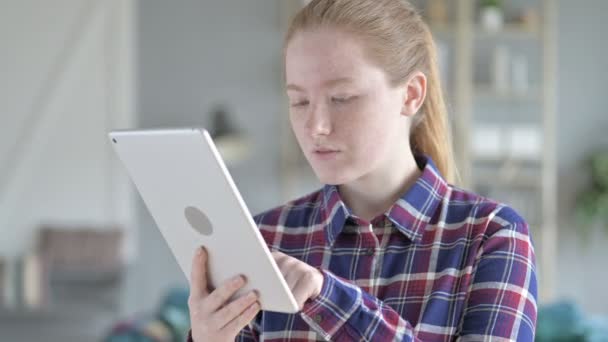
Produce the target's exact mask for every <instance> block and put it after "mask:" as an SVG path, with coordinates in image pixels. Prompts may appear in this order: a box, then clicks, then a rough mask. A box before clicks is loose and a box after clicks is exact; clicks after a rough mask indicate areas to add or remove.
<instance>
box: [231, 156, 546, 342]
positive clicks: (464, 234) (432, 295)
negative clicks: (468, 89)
mask: <svg viewBox="0 0 608 342" xmlns="http://www.w3.org/2000/svg"><path fill="white" fill-rule="evenodd" d="M417 162H418V165H419V167H420V168H421V169H422V176H421V177H420V178H419V179H418V180H417V181H416V183H415V184H414V185H413V186H412V187H411V188H410V189H409V190H408V191H407V192H405V193H404V194H403V195H402V197H401V198H400V199H399V200H398V201H397V202H396V203H395V204H394V205H393V206H392V207H391V208H390V209H389V210H388V211H387V212H385V213H384V214H383V215H379V216H377V217H376V218H374V219H373V220H372V221H371V222H367V221H365V220H363V219H361V218H358V217H356V216H355V215H354V214H353V213H352V212H351V210H350V209H349V208H348V207H346V205H345V204H344V203H343V202H342V200H341V198H340V194H339V192H338V189H337V187H336V186H332V185H326V186H324V187H323V188H322V189H320V190H319V191H317V192H314V193H311V194H309V195H306V196H304V197H302V198H299V199H297V200H294V201H291V202H289V203H287V204H285V205H283V206H281V207H277V208H274V209H272V210H269V211H266V212H264V213H261V214H259V215H257V216H256V217H255V221H256V223H257V224H258V226H259V228H260V230H261V232H262V235H263V236H264V239H265V240H266V242H267V244H268V246H269V247H270V248H271V249H272V250H279V251H281V252H283V253H285V254H288V255H290V256H292V257H295V258H297V259H299V260H302V261H304V262H306V263H308V264H309V265H312V266H314V267H318V268H319V269H320V270H321V271H322V272H323V275H324V284H323V288H322V291H321V294H320V295H319V296H318V297H317V298H316V299H314V300H309V301H308V302H306V303H305V305H304V308H303V310H302V311H301V312H299V313H298V314H282V313H276V312H269V311H262V312H260V313H259V314H258V316H257V317H256V319H255V320H254V321H253V322H252V324H251V325H250V326H249V327H247V328H245V329H244V330H242V331H241V333H240V334H239V336H238V337H237V341H262V340H263V341H308V340H331V341H453V340H457V341H490V340H491V341H533V339H534V330H535V324H536V311H537V308H536V296H537V287H536V275H535V272H536V270H535V256H534V250H533V246H532V243H531V240H530V236H529V231H528V225H527V224H526V222H525V221H524V220H523V219H522V218H521V217H520V216H519V215H518V214H517V213H516V212H515V211H514V210H513V209H511V208H509V207H508V206H505V205H504V204H500V203H497V202H494V201H491V200H488V199H486V198H483V197H480V196H478V195H475V194H472V193H470V192H466V191H463V190H461V189H458V188H456V187H454V186H452V185H449V184H447V183H446V181H445V180H444V179H443V178H442V177H441V176H440V175H439V173H438V171H437V169H436V167H435V165H434V164H433V161H432V160H431V159H430V158H428V157H426V156H420V157H418V158H417Z"/></svg>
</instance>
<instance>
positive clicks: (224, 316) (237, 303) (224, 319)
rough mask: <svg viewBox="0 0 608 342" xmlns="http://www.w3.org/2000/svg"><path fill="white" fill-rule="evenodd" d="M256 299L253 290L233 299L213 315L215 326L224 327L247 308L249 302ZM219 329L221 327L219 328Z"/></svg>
mask: <svg viewBox="0 0 608 342" xmlns="http://www.w3.org/2000/svg"><path fill="white" fill-rule="evenodd" d="M257 300H258V295H257V293H256V292H255V291H251V292H249V293H247V294H246V295H244V296H241V297H239V298H238V299H235V300H234V301H232V302H231V303H230V304H228V305H226V306H224V307H223V308H222V309H220V310H219V311H218V312H217V313H216V315H215V318H214V320H215V323H216V324H215V326H219V327H222V328H223V327H224V326H226V325H227V324H228V323H230V322H231V321H233V320H234V319H235V318H237V317H238V316H239V315H240V314H242V313H243V311H245V310H247V308H248V307H249V306H251V304H253V303H255V302H256V301H257ZM220 329H221V328H220Z"/></svg>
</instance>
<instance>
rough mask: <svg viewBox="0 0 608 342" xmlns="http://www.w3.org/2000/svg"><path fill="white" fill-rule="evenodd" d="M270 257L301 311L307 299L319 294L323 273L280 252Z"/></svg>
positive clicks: (273, 253)
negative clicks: (272, 258)
mask: <svg viewBox="0 0 608 342" xmlns="http://www.w3.org/2000/svg"><path fill="white" fill-rule="evenodd" d="M272 256H273V257H274V260H275V262H276V263H277V265H278V266H279V269H280V270H281V273H282V274H283V278H285V280H286V281H287V285H288V286H289V289H290V290H291V293H293V296H294V297H295V299H296V302H297V303H298V308H299V309H300V310H302V308H303V307H304V302H306V301H307V300H308V299H315V298H316V297H317V296H318V295H319V294H320V293H321V288H322V287H323V273H321V271H319V270H318V269H316V268H314V267H312V266H310V265H308V264H307V263H305V262H302V261H300V260H298V259H296V258H293V257H290V256H289V255H286V254H283V253H281V252H272Z"/></svg>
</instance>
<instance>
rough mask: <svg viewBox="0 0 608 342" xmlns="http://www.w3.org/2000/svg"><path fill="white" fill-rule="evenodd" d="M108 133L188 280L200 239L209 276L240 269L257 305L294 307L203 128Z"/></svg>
mask: <svg viewBox="0 0 608 342" xmlns="http://www.w3.org/2000/svg"><path fill="white" fill-rule="evenodd" d="M109 137H110V141H111V143H112V145H113V146H114V150H115V151H116V153H117V154H118V157H119V158H120V160H122V162H123V164H124V166H125V167H126V169H127V171H128V173H129V175H130V176H131V180H132V181H133V183H135V186H136V187H137V190H138V191H139V193H140V195H141V197H142V199H143V201H144V203H145V204H146V206H147V207H148V210H149V211H150V214H151V215H152V217H153V218H154V221H155V222H156V224H157V226H158V229H159V230H160V232H161V233H162V236H163V237H164V239H165V240H166V241H167V244H168V245H169V248H170V249H171V251H172V253H173V255H174V256H175V258H176V259H177V263H178V264H179V266H180V267H181V269H182V271H183V272H184V274H185V275H186V278H188V280H190V268H191V263H192V256H193V253H194V251H195V249H196V248H198V247H200V246H201V245H204V246H205V247H206V249H207V251H208V255H209V281H210V284H212V286H218V285H219V284H222V283H223V282H224V281H225V280H228V279H229V278H231V277H233V276H235V275H238V274H243V275H245V276H246V277H247V280H248V282H247V286H246V287H245V288H244V289H242V290H241V291H239V293H237V296H238V295H241V294H243V292H245V291H248V290H251V289H255V290H257V291H259V294H260V303H261V306H262V310H269V311H278V312H286V313H295V312H297V311H298V305H297V303H296V301H295V298H294V297H293V295H292V293H291V291H290V290H289V287H288V285H287V283H286V282H285V279H284V278H283V276H282V274H281V273H280V271H279V268H278V267H277V265H276V263H275V262H274V259H273V258H272V255H271V254H270V251H269V249H268V247H267V246H266V243H265V241H264V239H263V237H262V235H261V233H260V231H259V230H258V228H257V226H256V224H255V222H254V221H253V218H252V216H251V214H250V213H249V210H248V209H247V207H246V206H245V203H244V202H243V199H242V197H241V195H240V193H239V191H238V190H237V188H236V186H235V184H234V181H233V180H232V177H231V176H230V174H229V173H228V169H227V168H226V166H225V164H224V162H223V160H222V158H221V156H220V154H219V153H218V150H217V148H216V147H215V144H214V143H213V140H212V139H211V136H210V135H209V133H208V132H207V131H206V130H205V129H202V128H185V129H159V130H133V131H113V132H110V133H109Z"/></svg>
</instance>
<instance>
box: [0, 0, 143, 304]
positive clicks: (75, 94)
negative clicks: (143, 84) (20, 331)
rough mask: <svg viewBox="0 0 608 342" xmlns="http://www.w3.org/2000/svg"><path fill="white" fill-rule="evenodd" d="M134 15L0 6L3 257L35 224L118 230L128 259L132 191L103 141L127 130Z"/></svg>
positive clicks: (127, 9)
mask: <svg viewBox="0 0 608 342" xmlns="http://www.w3.org/2000/svg"><path fill="white" fill-rule="evenodd" d="M132 6H133V4H132V2H131V1H124V0H114V1H98V0H96V1H77V0H58V1H54V2H53V4H52V6H51V5H50V4H42V3H41V2H39V1H34V0H4V1H2V3H1V4H0V41H1V42H2V51H1V53H0V75H2V77H1V78H0V117H1V121H0V236H1V238H0V255H1V256H3V257H6V258H11V259H13V258H15V257H17V256H19V255H21V254H23V253H24V252H25V250H26V249H27V248H29V247H30V246H31V245H32V243H33V238H34V236H35V232H36V228H37V226H38V225H39V224H41V223H59V224H68V225H72V224H81V223H82V224H87V225H94V224H99V225H102V226H103V225H109V224H112V223H118V224H121V225H124V227H125V228H126V229H127V230H128V231H127V233H128V239H129V240H128V241H130V243H128V248H127V249H126V250H125V251H126V253H127V254H129V255H130V256H133V255H134V253H135V244H134V241H135V240H136V239H135V236H133V233H135V232H136V230H135V229H133V227H134V214H133V213H134V209H133V208H134V204H133V194H132V189H131V187H130V185H129V183H128V179H127V178H126V175H125V174H124V172H123V171H122V170H121V168H120V165H118V163H117V160H116V159H115V157H114V156H113V154H112V151H111V150H110V148H111V146H110V144H109V143H108V142H107V138H106V132H107V131H108V130H109V129H111V128H121V127H129V126H132V125H133V124H134V121H135V114H134V108H133V105H134V101H133V98H134V91H133V89H134V87H133V79H134V77H133V75H132V71H133V65H132V64H133V62H134V60H133V48H132V46H133V37H132V34H133V25H134V22H133V20H134V17H133V14H134V12H133V8H132ZM7 291H10V288H9V290H7ZM7 295H8V294H7ZM9 300H10V296H9Z"/></svg>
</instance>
